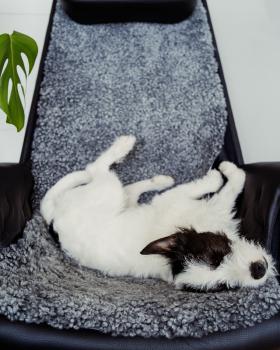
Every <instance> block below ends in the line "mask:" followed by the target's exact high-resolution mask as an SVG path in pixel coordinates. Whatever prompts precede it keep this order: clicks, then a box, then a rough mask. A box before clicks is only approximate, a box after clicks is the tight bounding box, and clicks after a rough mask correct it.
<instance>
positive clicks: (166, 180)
mask: <svg viewBox="0 0 280 350" xmlns="http://www.w3.org/2000/svg"><path fill="white" fill-rule="evenodd" d="M152 182H153V183H154V184H155V186H156V187H157V189H158V190H163V189H165V188H168V187H171V186H173V185H174V183H175V180H174V179H173V177H171V176H166V175H157V176H154V177H153V178H152Z"/></svg>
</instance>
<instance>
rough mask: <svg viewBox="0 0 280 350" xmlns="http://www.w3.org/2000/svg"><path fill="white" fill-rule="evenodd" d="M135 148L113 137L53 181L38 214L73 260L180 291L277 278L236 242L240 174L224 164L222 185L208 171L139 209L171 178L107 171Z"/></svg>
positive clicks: (253, 249) (263, 256) (263, 259)
mask: <svg viewBox="0 0 280 350" xmlns="http://www.w3.org/2000/svg"><path fill="white" fill-rule="evenodd" d="M134 143H135V137H133V136H122V137H120V138H118V139H117V140H116V141H115V142H114V144H113V145H112V146H111V147H110V148H109V149H108V150H107V151H105V152H104V153H103V154H102V155H101V156H100V157H99V158H98V159H97V160H96V161H95V162H94V163H92V164H89V165H88V166H87V167H86V169H85V170H84V171H76V172H73V173H71V174H68V175H66V176H65V177H64V178H62V179H61V180H60V181H58V182H57V184H56V185H54V186H53V187H52V188H51V189H50V190H49V191H48V192H47V194H46V195H45V197H44V199H43V200H42V203H41V213H42V215H43V217H44V218H45V220H46V221H47V223H48V224H51V223H52V224H53V228H54V230H55V231H56V232H57V233H58V235H59V240H60V243H61V246H62V248H63V249H64V250H65V251H66V252H67V253H68V254H69V255H70V256H72V257H73V258H75V259H76V260H77V261H78V262H79V263H80V264H82V265H84V266H87V267H91V268H94V269H99V270H101V271H103V272H105V273H107V274H109V275H111V276H124V275H131V276H135V277H155V278H161V279H163V280H165V281H167V282H169V283H174V284H175V286H176V287H177V288H182V287H185V286H186V287H191V288H195V289H202V290H212V289H216V288H219V287H220V286H221V285H223V286H227V287H229V288H230V287H244V286H249V287H255V286H258V285H261V284H263V283H264V282H265V281H266V279H267V277H269V276H272V275H274V274H275V269H274V264H273V261H272V258H271V256H270V255H269V254H267V253H266V251H265V250H264V249H262V248H261V247H260V246H259V245H256V244H254V243H252V242H248V241H247V240H245V239H244V238H240V236H239V235H238V221H236V220H234V219H233V207H234V204H235V200H236V198H237V196H238V194H239V193H240V192H241V191H242V189H243V186H244V181H245V173H244V171H243V170H241V169H239V168H237V167H236V166H235V165H234V164H232V163H229V162H223V163H221V165H220V167H219V169H220V171H221V172H222V173H223V174H224V175H225V176H226V178H227V180H228V181H227V183H226V184H225V185H224V187H222V184H223V179H222V175H221V173H220V172H219V171H217V170H211V171H209V172H208V174H207V175H205V176H204V177H203V178H201V179H199V180H197V181H194V182H190V183H187V184H183V185H179V186H177V187H174V188H172V189H170V190H168V191H166V192H164V193H161V194H158V195H156V196H155V197H154V198H153V200H152V201H151V203H149V204H138V199H139V196H140V195H141V194H142V193H144V192H147V191H155V190H157V191H162V190H164V189H167V188H168V187H171V186H172V185H173V184H174V180H173V179H172V178H171V177H169V176H163V175H159V176H155V177H153V178H152V179H149V180H144V181H140V182H137V183H134V184H131V185H128V186H123V185H122V184H121V182H120V180H119V179H118V176H117V175H116V173H115V172H113V171H111V170H110V166H111V165H112V164H113V163H116V162H120V161H122V160H123V158H124V157H125V156H126V155H127V154H128V153H129V151H130V150H131V149H132V148H133V146H134ZM221 187H222V188H221ZM217 191H218V192H217ZM214 192H216V193H215V194H214V195H213V196H212V197H211V198H205V195H206V194H208V193H214Z"/></svg>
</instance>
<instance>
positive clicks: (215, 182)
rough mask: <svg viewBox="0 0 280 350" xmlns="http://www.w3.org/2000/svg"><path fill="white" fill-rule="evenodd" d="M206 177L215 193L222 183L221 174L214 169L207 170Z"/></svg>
mask: <svg viewBox="0 0 280 350" xmlns="http://www.w3.org/2000/svg"><path fill="white" fill-rule="evenodd" d="M206 177H207V181H209V183H210V185H211V187H213V191H214V192H216V191H217V190H218V189H219V188H220V187H221V186H222V185H223V183H224V181H223V177H222V175H221V173H220V172H219V171H218V170H216V169H212V170H209V171H208V173H207V174H206Z"/></svg>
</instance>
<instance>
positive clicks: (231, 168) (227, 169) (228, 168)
mask: <svg viewBox="0 0 280 350" xmlns="http://www.w3.org/2000/svg"><path fill="white" fill-rule="evenodd" d="M219 170H220V171H221V172H222V173H223V174H224V175H225V176H226V177H229V176H230V175H231V174H232V173H234V172H236V171H238V170H240V169H239V168H238V167H237V166H236V165H235V164H234V163H231V162H227V161H224V162H222V163H221V164H220V165H219Z"/></svg>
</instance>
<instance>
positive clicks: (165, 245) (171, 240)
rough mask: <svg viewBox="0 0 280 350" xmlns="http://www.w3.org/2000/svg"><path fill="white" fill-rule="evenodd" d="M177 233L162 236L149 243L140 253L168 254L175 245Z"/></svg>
mask: <svg viewBox="0 0 280 350" xmlns="http://www.w3.org/2000/svg"><path fill="white" fill-rule="evenodd" d="M176 239H177V234H176V233H174V234H173V235H170V236H167V237H163V238H160V239H157V240H156V241H153V242H151V243H149V244H148V245H147V246H146V247H145V248H144V249H143V250H142V251H141V252H140V254H142V255H149V254H161V255H168V253H170V252H171V251H172V250H174V248H175V247H176Z"/></svg>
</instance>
